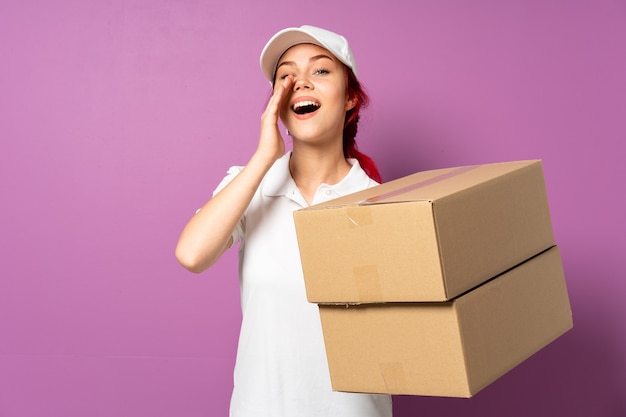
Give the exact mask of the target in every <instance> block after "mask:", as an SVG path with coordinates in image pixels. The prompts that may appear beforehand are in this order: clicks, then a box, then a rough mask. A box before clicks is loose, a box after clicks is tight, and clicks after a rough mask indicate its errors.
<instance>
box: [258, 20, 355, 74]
mask: <svg viewBox="0 0 626 417" xmlns="http://www.w3.org/2000/svg"><path fill="white" fill-rule="evenodd" d="M301 43H311V44H313V45H317V46H321V47H322V48H325V49H327V50H328V51H329V52H330V53H332V54H333V55H334V56H335V57H336V58H337V59H338V60H340V61H341V62H343V63H344V64H346V65H347V66H348V68H350V69H351V70H352V72H353V73H354V75H356V74H357V73H356V62H355V61H354V56H353V55H352V51H351V50H350V47H349V46H348V40H347V39H346V38H344V37H343V36H341V35H339V34H337V33H334V32H331V31H329V30H326V29H321V28H317V27H315V26H308V25H304V26H300V27H299V28H287V29H283V30H281V31H280V32H278V33H276V34H275V35H274V36H272V38H271V39H270V40H269V41H268V42H267V44H266V45H265V48H263V51H262V52H261V59H260V61H261V69H262V70H263V74H265V76H266V77H267V79H268V80H270V82H274V73H275V71H276V65H278V60H279V59H280V57H281V56H282V55H283V54H284V53H285V51H286V50H287V49H289V48H291V47H292V46H294V45H298V44H301Z"/></svg>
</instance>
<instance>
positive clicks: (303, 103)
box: [293, 101, 320, 110]
mask: <svg viewBox="0 0 626 417" xmlns="http://www.w3.org/2000/svg"><path fill="white" fill-rule="evenodd" d="M305 106H315V107H319V106H320V105H319V104H317V103H315V102H314V101H299V102H297V103H295V104H294V105H293V109H294V110H297V109H299V108H300V107H305Z"/></svg>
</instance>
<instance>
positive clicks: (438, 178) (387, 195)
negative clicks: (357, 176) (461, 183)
mask: <svg viewBox="0 0 626 417" xmlns="http://www.w3.org/2000/svg"><path fill="white" fill-rule="evenodd" d="M478 167H480V165H470V166H466V167H459V168H455V169H453V170H451V171H448V172H446V173H443V174H440V175H437V176H435V177H432V178H429V179H427V180H424V181H420V182H418V183H415V184H411V185H407V186H406V187H402V188H400V189H397V190H394V191H390V192H388V193H384V194H380V195H376V196H374V197H370V198H368V199H367V200H365V201H363V202H362V203H361V204H367V203H378V202H380V201H382V200H385V199H387V198H392V197H396V196H399V195H402V194H404V193H408V192H409V191H413V190H417V189H418V188H422V187H426V186H427V185H431V184H435V183H438V182H441V181H443V180H447V179H448V178H452V177H456V176H457V175H461V174H463V173H465V172H467V171H471V170H473V169H476V168H478Z"/></svg>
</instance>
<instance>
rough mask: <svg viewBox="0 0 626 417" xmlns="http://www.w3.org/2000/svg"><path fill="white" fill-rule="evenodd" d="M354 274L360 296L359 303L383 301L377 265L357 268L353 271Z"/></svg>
mask: <svg viewBox="0 0 626 417" xmlns="http://www.w3.org/2000/svg"><path fill="white" fill-rule="evenodd" d="M352 273H353V276H354V281H355V283H356V288H357V292H358V294H359V302H361V303H368V302H380V301H381V300H382V299H383V293H382V290H381V288H380V277H379V276H378V268H377V267H376V265H363V266H356V267H354V268H353V269H352Z"/></svg>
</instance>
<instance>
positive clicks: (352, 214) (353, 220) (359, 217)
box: [346, 206, 374, 229]
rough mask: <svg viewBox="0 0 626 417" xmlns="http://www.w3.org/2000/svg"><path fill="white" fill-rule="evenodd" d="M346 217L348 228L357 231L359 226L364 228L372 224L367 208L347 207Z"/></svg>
mask: <svg viewBox="0 0 626 417" xmlns="http://www.w3.org/2000/svg"><path fill="white" fill-rule="evenodd" d="M346 216H347V218H348V223H349V226H348V227H349V228H351V229H357V228H359V227H361V226H366V225H369V224H372V223H373V221H374V220H373V218H372V210H371V208H369V207H363V206H360V207H359V206H357V207H353V206H347V207H346Z"/></svg>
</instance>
